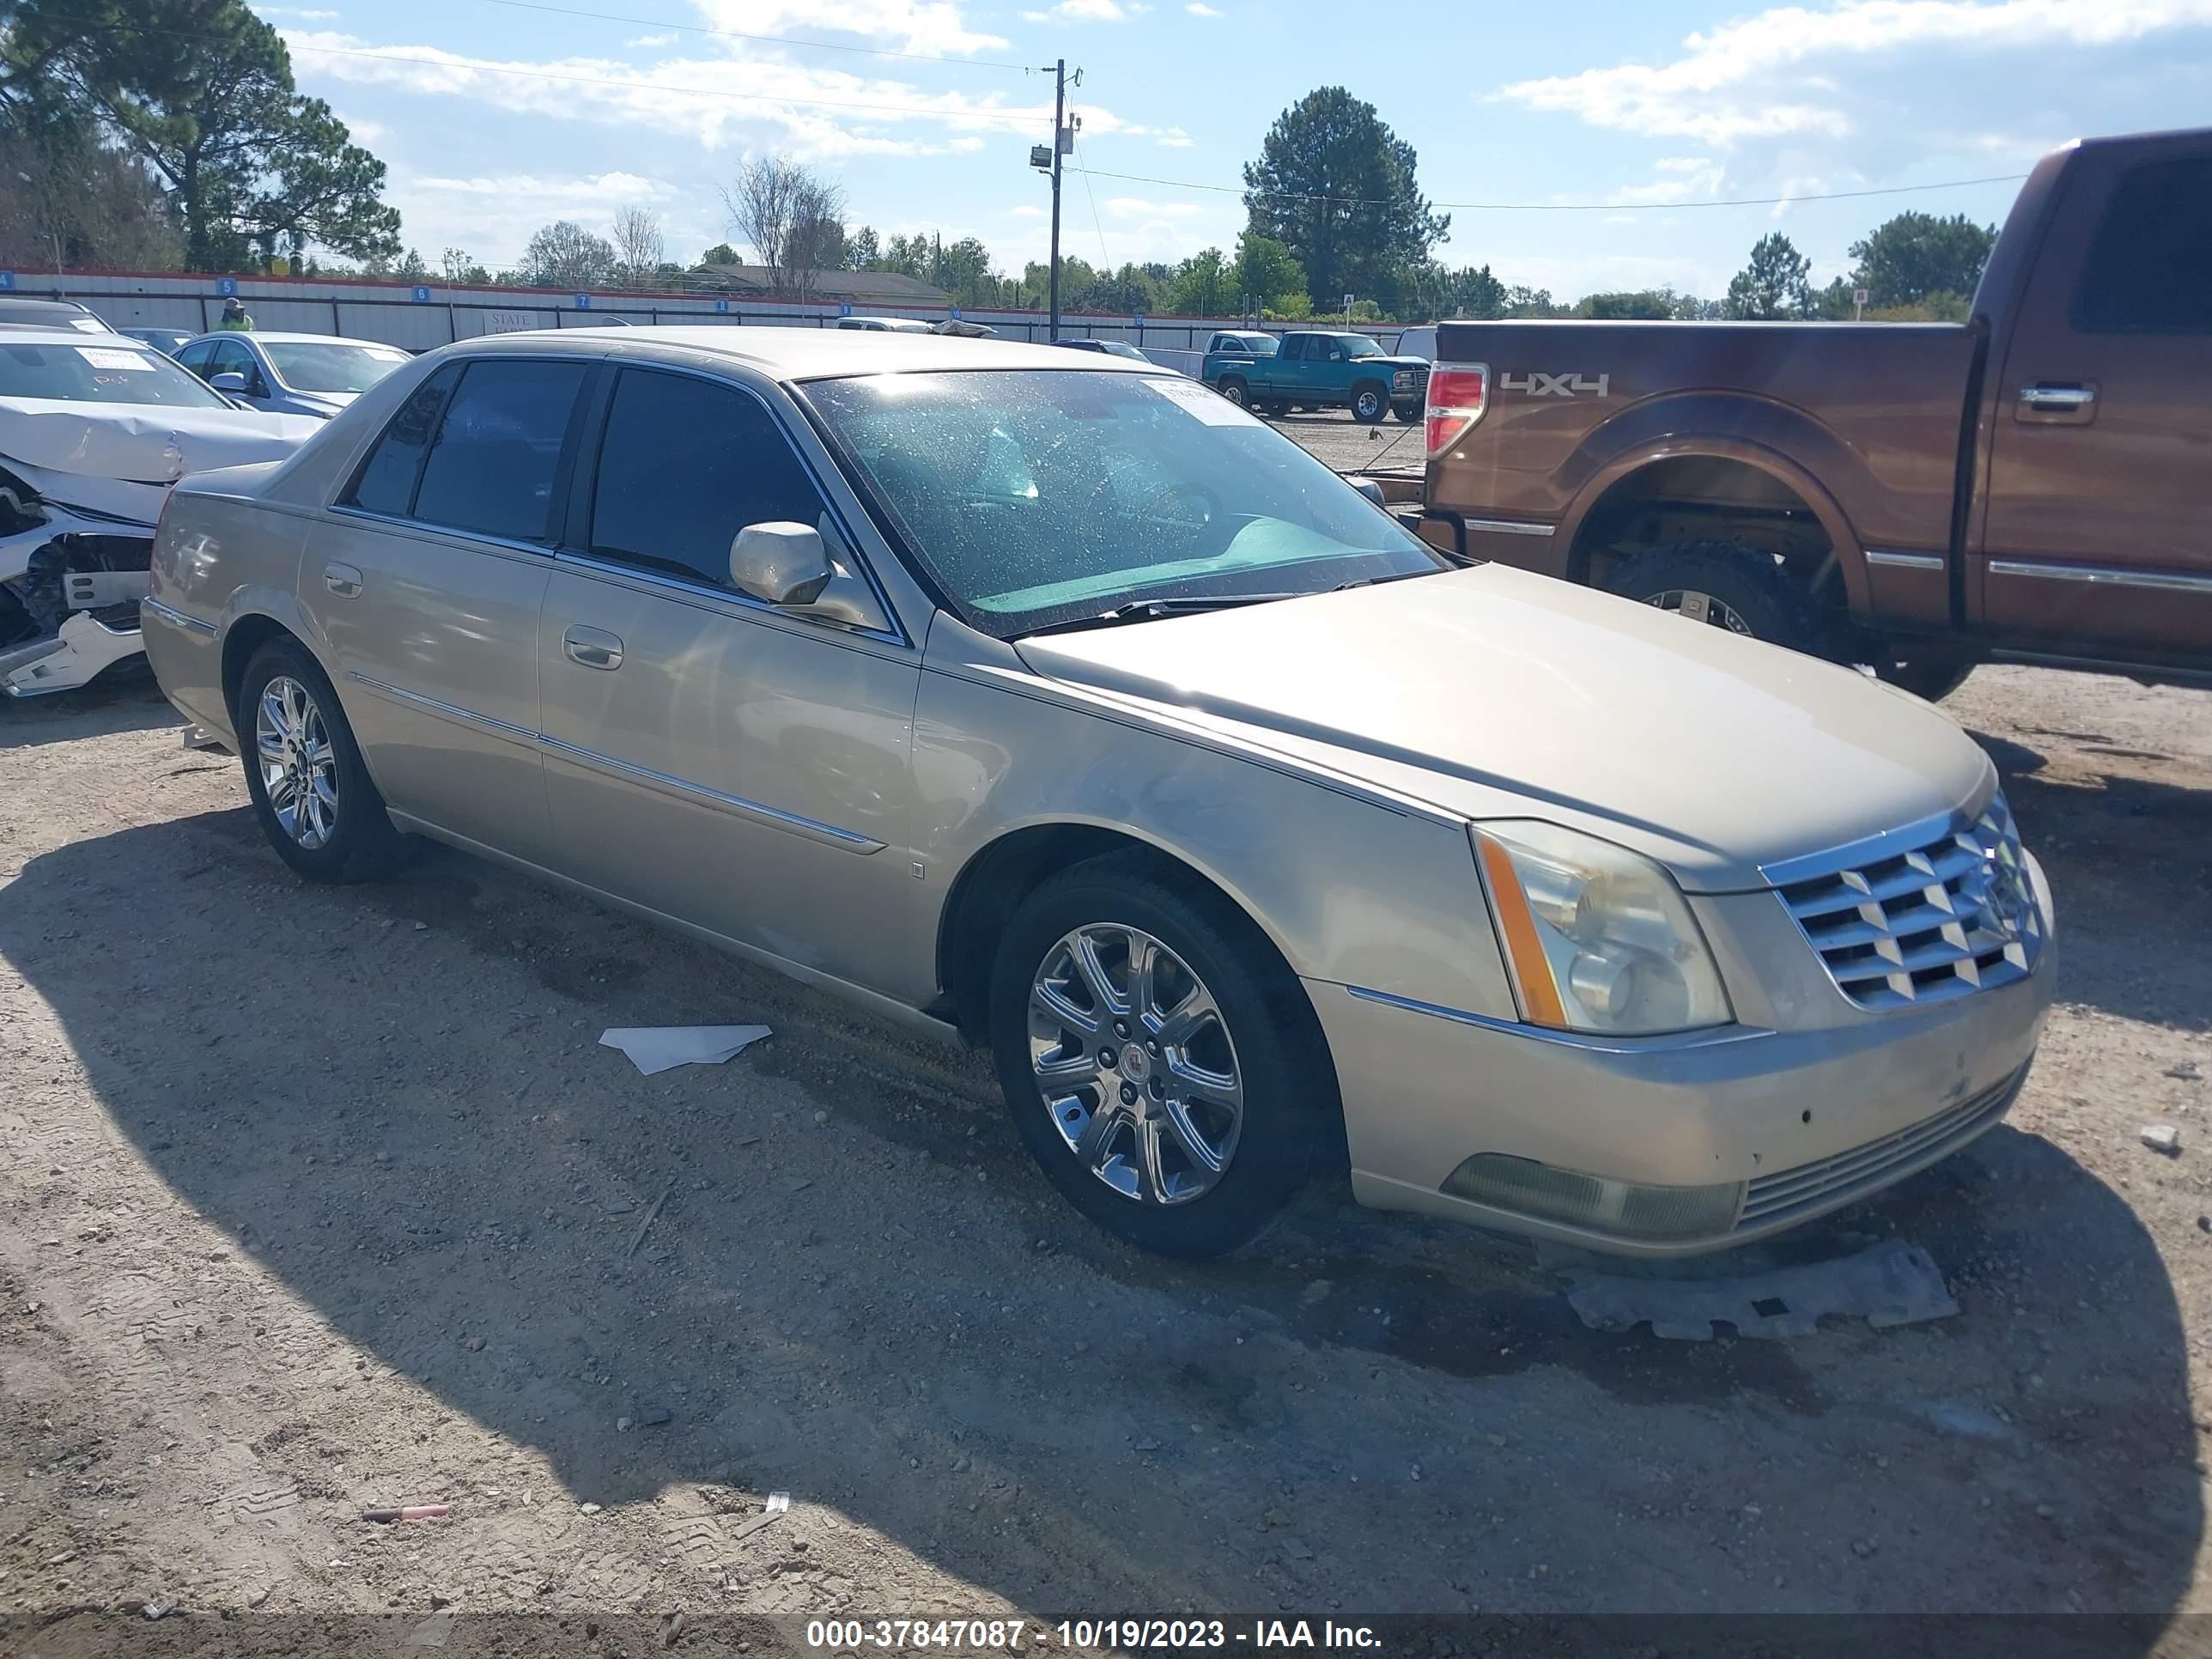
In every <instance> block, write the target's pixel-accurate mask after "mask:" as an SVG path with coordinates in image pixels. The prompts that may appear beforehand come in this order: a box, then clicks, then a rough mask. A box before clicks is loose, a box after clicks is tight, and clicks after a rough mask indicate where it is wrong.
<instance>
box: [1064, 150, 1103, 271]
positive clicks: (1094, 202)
mask: <svg viewBox="0 0 2212 1659" xmlns="http://www.w3.org/2000/svg"><path fill="white" fill-rule="evenodd" d="M1067 147H1068V149H1071V150H1073V149H1075V134H1074V132H1073V131H1070V132H1069V133H1068V136H1067ZM1076 171H1077V172H1078V173H1082V174H1083V193H1084V195H1085V196H1086V197H1089V198H1090V202H1091V229H1093V230H1095V231H1097V233H1098V257H1099V258H1101V259H1103V260H1104V261H1105V263H1106V269H1107V270H1109V271H1110V270H1113V268H1114V256H1113V255H1112V254H1110V253H1109V252H1107V251H1106V227H1105V225H1104V223H1103V222H1101V221H1100V219H1099V217H1098V197H1097V193H1096V192H1095V191H1092V190H1091V173H1090V172H1089V170H1088V169H1086V168H1085V167H1077V168H1076Z"/></svg>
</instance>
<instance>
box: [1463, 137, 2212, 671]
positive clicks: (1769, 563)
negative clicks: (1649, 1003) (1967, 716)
mask: <svg viewBox="0 0 2212 1659" xmlns="http://www.w3.org/2000/svg"><path fill="white" fill-rule="evenodd" d="M1437 357H1438V362H1437V364H1436V367H1435V369H1434V370H1433V372H1432V373H1431V376H1430V380H1429V387H1428V409H1427V448H1428V466H1427V479H1426V496H1425V507H1424V508H1423V517H1422V520H1421V531H1422V533H1423V535H1424V536H1425V537H1426V538H1429V539H1430V540H1431V541H1432V542H1434V543H1435V544H1437V545H1438V546H1440V547H1443V548H1446V549H1449V550H1457V551H1459V552H1461V553H1462V554H1465V555H1468V556H1474V557H1480V558H1486V559H1495V560H1498V561H1500V562H1504V563H1508V564H1515V565H1519V566H1522V567H1523V568H1528V569H1531V570H1538V571H1541V572H1544V573H1545V574H1549V575H1553V576H1560V577H1564V578H1565V579H1566V580H1571V581H1578V582H1586V583H1589V584H1590V585H1592V586H1599V587H1604V588H1607V589H1610V590H1611V591H1613V592H1617V593H1621V594H1624V595H1626V596H1627V597H1629V598H1632V599H1641V600H1644V601H1645V602H1647V603H1649V604H1651V605H1660V606H1662V607H1664V608H1667V609H1670V610H1679V611H1681V612H1682V614H1683V615H1684V616H1686V617H1692V618H1694V619H1698V620H1702V621H1704V622H1705V623H1708V624H1711V625H1712V626H1716V627H1724V628H1731V629H1736V630H1737V631H1739V632H1742V633H1749V634H1753V635H1757V636H1758V637H1759V638H1761V639H1765V640H1771V641H1775V642H1776V643H1778V644H1783V645H1788V646H1791V647H1796V648H1797V649H1799V650H1804V651H1812V652H1817V653H1821V654H1823V655H1826V656H1829V657H1832V658H1834V659H1837V660H1839V661H1845V662H1857V663H1861V664H1865V665H1871V666H1873V667H1874V668H1875V670H1876V671H1879V672H1881V674H1882V675H1883V676H1884V678H1889V679H1893V680H1894V681H1895V682H1896V683H1898V684H1902V685H1905V686H1906V687H1908V688H1909V689H1911V690H1915V691H1917V692H1919V693H1920V694H1921V695H1923V696H1929V697H1940V696H1943V695H1944V694H1945V693H1946V692H1948V691H1949V690H1952V689H1953V688H1954V687H1955V686H1956V685H1957V684H1958V683H1959V682H1960V680H1961V679H1963V678H1966V673H1967V671H1969V670H1970V669H1971V668H1972V666H1973V665H1975V664H1976V663H1978V662H1986V661H2008V662H2036V663H2046V664H2052V665H2060V666H2064V667H2069V668H2087V669H2103V670H2110V671H2118V672H2122V673H2127V674H2131V675H2134V676H2136V677H2137V678H2142V679H2146V680H2173V681H2186V682H2197V683H2203V682H2206V681H2212V130H2206V131H2192V132H2176V133H2160V134H2154V135H2149V136H2145V137H2127V138H2102V139H2093V140H2087V141H2084V142H2081V143H2074V144H2069V145H2068V146H2067V147H2066V148H2065V149H2062V150H2059V151H2057V152H2056V153H2055V154H2053V155H2048V156H2046V157H2045V158H2044V160H2043V161H2041V162H2040V163H2039V165H2038V166H2037V167H2036V168H2035V170H2034V172H2033V173H2031V174H2029V176H2028V179H2027V183H2026V184H2025V185H2022V186H2021V192H2020V197H2019V199H2018V201H2017V202H2016V203H2015V204H2014V207H2013V210H2012V213H2011V216H2010V217H2009V218H2008V220H2007V221H2006V223H2005V228H2004V234H2002V236H2001V237H2000V238H1999V239H1998V241H1997V244H1996V249H1995V250H1994V252H1992V253H1991V255H1990V262H1989V265H1988V269H1987V270H1985V271H1984V274H1983V276H1982V280H1981V285H1980V287H1979V289H1978V290H1977V291H1976V293H1975V295H1974V303H1973V311H1972V317H1971V318H1970V319H1969V320H1968V321H1966V323H1964V324H1962V325H1950V324H1936V325H1915V324H1883V323H1867V324H1848V323H1802V324H1796V323H1702V324H1701V323H1579V322H1480V323H1478V322H1447V323H1444V324H1443V325H1441V328H1440V330H1439V335H1438V340H1437Z"/></svg>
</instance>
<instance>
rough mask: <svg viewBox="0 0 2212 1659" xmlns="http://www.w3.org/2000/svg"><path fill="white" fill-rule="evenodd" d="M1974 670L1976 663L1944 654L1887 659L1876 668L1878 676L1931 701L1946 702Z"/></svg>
mask: <svg viewBox="0 0 2212 1659" xmlns="http://www.w3.org/2000/svg"><path fill="white" fill-rule="evenodd" d="M1973 671H1974V665H1973V664H1972V662H1960V661H1959V660H1958V659H1955V658H1943V657H1936V658H1929V659H1919V658H1915V659H1910V660H1907V661H1905V662H1886V663H1882V664H1881V665H1878V666H1877V667H1876V668H1875V675H1876V677H1877V678H1881V679H1882V680H1885V681H1887V683H1888V684H1891V685H1894V686H1898V687H1899V688H1901V689H1902V690H1906V691H1910V692H1911V693H1912V695H1913V696H1916V697H1924V698H1926V699H1927V700H1928V701H1929V702H1942V701H1943V699H1944V698H1946V697H1948V696H1950V695H1951V694H1952V693H1953V692H1954V691H1956V690H1958V689H1959V688H1960V686H1962V685H1964V684H1966V676H1967V675H1969V674H1971V673H1972V672H1973Z"/></svg>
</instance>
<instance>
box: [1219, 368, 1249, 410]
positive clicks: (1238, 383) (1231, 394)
mask: <svg viewBox="0 0 2212 1659" xmlns="http://www.w3.org/2000/svg"><path fill="white" fill-rule="evenodd" d="M1215 390H1216V391H1218V392H1220V393H1221V395H1222V396H1223V397H1225V398H1228V399H1229V401H1230V402H1231V403H1232V404H1236V405H1237V408H1239V409H1242V408H1243V407H1244V406H1245V404H1249V403H1250V402H1251V401H1252V393H1251V391H1250V389H1249V387H1247V386H1245V384H1244V382H1243V380H1239V379H1237V376H1235V375H1234V374H1231V375H1226V376H1224V377H1223V379H1222V382H1221V384H1220V385H1219V386H1217V387H1216V388H1215Z"/></svg>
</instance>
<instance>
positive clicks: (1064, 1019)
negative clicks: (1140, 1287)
mask: <svg viewBox="0 0 2212 1659" xmlns="http://www.w3.org/2000/svg"><path fill="white" fill-rule="evenodd" d="M990 1024H991V1043H992V1048H993V1052H994V1057H995V1058H996V1060H997V1063H998V1072H999V1081H1000V1087H1001V1088H1002V1089H1003V1090H1004V1091H1005V1093H1006V1103H1007V1105H1008V1107H1009V1109H1011V1110H1012V1113H1013V1115H1014V1123H1015V1127H1016V1128H1017V1129H1018V1132H1019V1133H1020V1134H1021V1137H1022V1140H1023V1143H1024V1145H1025V1146H1028V1148H1029V1150H1030V1156H1031V1157H1033V1158H1036V1161H1037V1164H1038V1166H1039V1167H1040V1168H1041V1169H1042V1170H1043V1171H1044V1173H1045V1176H1046V1177H1047V1178H1048V1180H1049V1181H1051V1182H1052V1183H1053V1185H1054V1186H1055V1187H1057V1188H1059V1189H1060V1194H1061V1196H1063V1197H1065V1198H1066V1200H1068V1201H1069V1202H1070V1203H1071V1204H1073V1205H1074V1206H1075V1207H1076V1208H1077V1209H1079V1210H1080V1211H1082V1212H1083V1213H1084V1214H1085V1215H1086V1216H1088V1217H1090V1218H1091V1220H1092V1221H1094V1222H1096V1223H1097V1225H1099V1226H1101V1227H1103V1228H1104V1229H1105V1230H1106V1231H1109V1232H1111V1233H1114V1234H1115V1235H1117V1236H1118V1237H1121V1238H1125V1239H1127V1240H1128V1241H1129V1242H1130V1243H1133V1244H1136V1245H1139V1246H1141V1247H1142V1248H1144V1249H1148V1250H1152V1251H1156V1252H1158V1253H1159V1254H1161V1255H1171V1256H1180V1257H1185V1258H1191V1259H1199V1258H1204V1257H1208V1256H1215V1255H1224V1254H1225V1253H1227V1252H1228V1251H1231V1250H1233V1249H1237V1247H1238V1246H1239V1245H1242V1244H1244V1243H1248V1242H1249V1241H1250V1240H1251V1239H1253V1238H1254V1237H1257V1236H1258V1235H1259V1234H1260V1233H1261V1231H1264V1230H1265V1229H1266V1228H1267V1225H1269V1224H1270V1223H1271V1222H1273V1220H1274V1219H1275V1218H1277V1217H1278V1216H1279V1215H1280V1214H1281V1212H1283V1211H1284V1210H1285V1208H1286V1207H1287V1206H1289V1204H1290V1202H1291V1200H1292V1199H1293V1198H1294V1197H1295V1196H1296V1195H1297V1192H1298V1189H1299V1188H1300V1187H1301V1186H1302V1185H1303V1184H1304V1182H1305V1180H1306V1177H1307V1176H1308V1174H1309V1172H1310V1170H1312V1168H1313V1167H1314V1164H1315V1163H1316V1160H1317V1158H1319V1157H1320V1156H1321V1153H1322V1148H1323V1147H1324V1146H1328V1144H1330V1139H1329V1130H1330V1127H1331V1125H1332V1124H1333V1123H1334V1121H1335V1119H1336V1115H1337V1113H1338V1110H1339V1108H1338V1105H1337V1098H1336V1091H1335V1083H1334V1070H1333V1068H1332V1067H1331V1066H1330V1064H1329V1060H1328V1050H1327V1048H1326V1046H1325V1044H1324V1043H1323V1042H1322V1037H1321V1033H1320V1029H1319V1027H1318V1025H1317V1024H1316V1023H1315V1021H1314V1018H1313V1011H1312V1008H1311V1006H1310V1005H1309V1004H1307V1003H1306V1001H1305V997H1304V992H1303V991H1302V990H1301V989H1300V987H1299V986H1298V983H1297V979H1296V978H1295V977H1294V976H1293V975H1291V971H1290V969H1289V968H1288V966H1287V965H1286V964H1285V963H1284V962H1283V961H1282V959H1281V957H1279V956H1278V955H1277V954H1276V952H1275V951H1274V948H1273V945H1270V944H1269V943H1268V941H1267V939H1266V937H1265V936H1264V935H1263V934H1261V933H1260V931H1259V930H1258V929H1257V928H1256V927H1254V926H1253V925H1252V923H1251V921H1249V918H1247V917H1246V916H1245V915H1243V913H1242V912H1241V911H1239V910H1237V908H1235V907H1234V906H1233V905H1231V903H1229V902H1228V901H1226V900H1225V899H1223V898H1222V897H1221V896H1219V895H1218V894H1216V893H1213V892H1212V891H1211V890H1208V889H1206V888H1204V887H1202V886H1200V885H1199V884H1196V883H1195V882H1192V881H1188V880H1187V879H1183V878H1179V877H1178V876H1177V875H1176V873H1175V872H1173V871H1172V870H1170V869H1167V868H1164V867H1163V866H1162V864H1161V863H1160V861H1159V860H1157V859H1155V858H1153V857H1152V856H1151V855H1149V854H1140V853H1117V854H1109V856H1107V857H1104V858H1099V859H1093V860H1088V861H1086V862H1085V863H1083V864H1079V865H1077V866H1074V867H1073V868H1071V869H1068V870H1066V871H1063V872H1060V874H1058V875H1056V876H1053V877H1051V878H1048V879H1047V880H1046V881H1045V882H1044V883H1043V884H1041V885H1040V886H1039V887H1038V888H1037V889H1036V891H1034V892H1033V893H1031V894H1030V896H1029V897H1028V898H1027V899H1025V900H1024V902H1023V903H1022V905H1021V908H1019V909H1018V910H1017V911H1016V912H1015V915H1014V917H1013V920H1012V921H1011V922H1010V923H1009V924H1008V925H1007V927H1006V933H1005V934H1004V936H1003V937H1002V939H1001V940H1000V948H999V954H998V958H997V962H996V964H995V967H994V972H993V975H992V987H991V1021H990Z"/></svg>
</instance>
